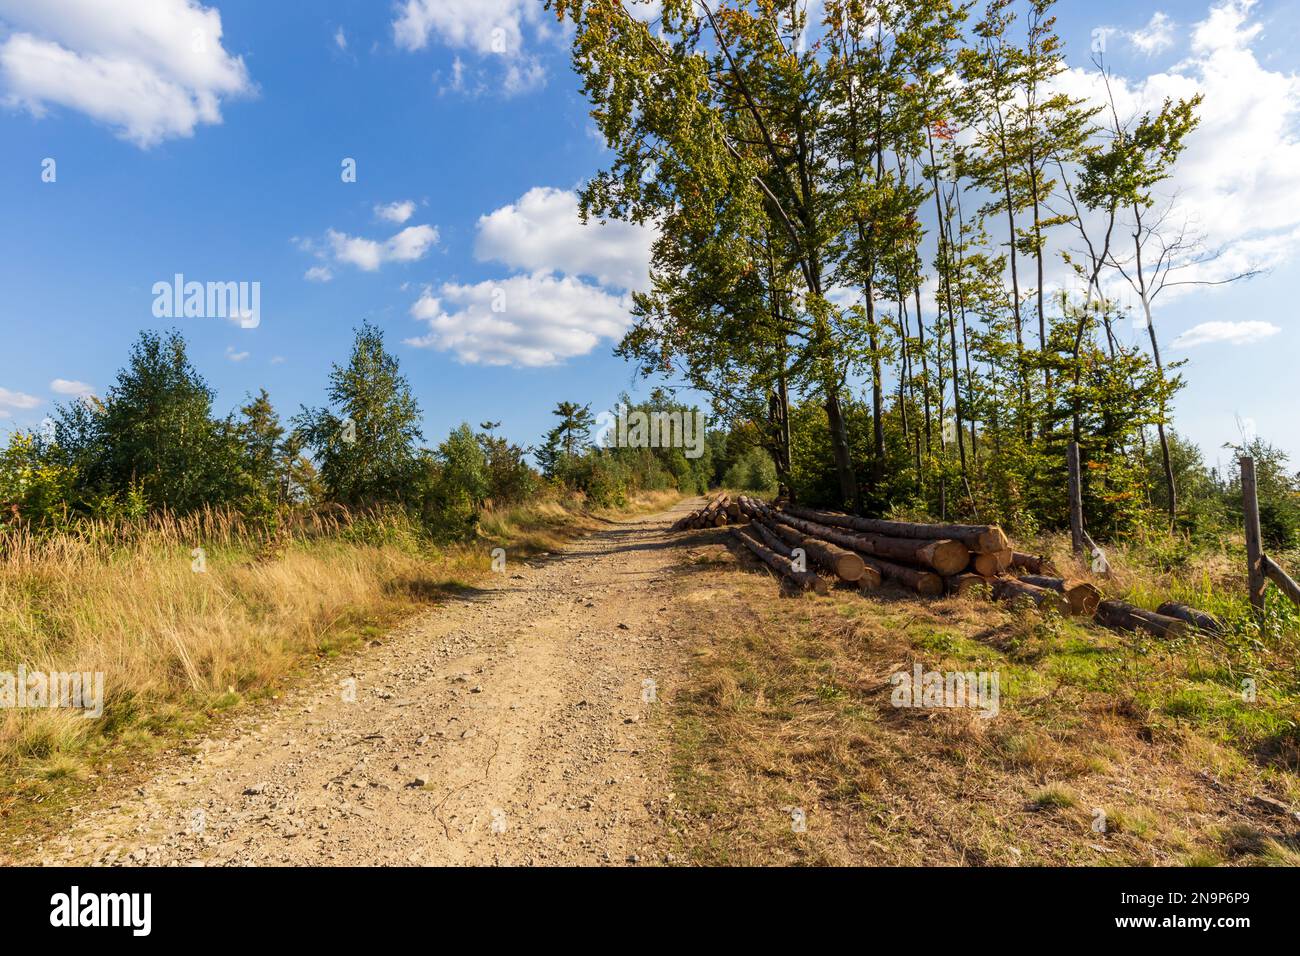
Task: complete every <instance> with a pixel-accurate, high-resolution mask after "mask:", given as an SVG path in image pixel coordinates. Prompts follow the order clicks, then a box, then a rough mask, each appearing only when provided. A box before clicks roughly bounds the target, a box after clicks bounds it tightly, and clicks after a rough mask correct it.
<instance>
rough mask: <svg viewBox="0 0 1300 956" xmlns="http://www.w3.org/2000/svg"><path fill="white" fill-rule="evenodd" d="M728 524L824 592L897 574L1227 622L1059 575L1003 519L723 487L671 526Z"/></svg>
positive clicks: (1167, 624)
mask: <svg viewBox="0 0 1300 956" xmlns="http://www.w3.org/2000/svg"><path fill="white" fill-rule="evenodd" d="M727 524H732V525H745V527H743V528H740V527H738V528H735V529H733V532H734V534H735V535H736V537H737V538H738V540H739V541H740V542H741V543H742V544H743V545H744V546H745V547H747V548H748V549H749V550H750V551H752V552H753V553H754V554H755V555H756V556H757V557H758V558H759V559H760V560H761V561H763V562H764V563H765V564H767V565H768V566H769V567H771V568H772V569H773V570H775V571H776V572H777V573H778V574H779V575H781V576H782V577H783V578H784V579H786V581H787V583H788V584H789V585H791V586H792V587H793V588H796V589H799V590H804V591H814V592H816V593H818V594H825V593H827V590H828V587H829V585H830V584H831V583H841V584H846V585H855V586H856V587H858V588H860V589H861V590H864V591H865V590H873V589H875V588H877V587H880V585H881V583H882V582H884V581H889V582H892V583H894V584H896V585H898V586H900V587H903V588H906V589H908V590H911V591H914V592H916V593H917V594H919V595H923V596H937V595H940V594H943V593H945V592H947V593H949V594H954V595H967V594H984V595H987V596H989V597H991V598H993V599H994V600H998V601H1005V602H1008V603H1024V604H1031V605H1033V606H1034V607H1036V608H1038V609H1039V610H1043V611H1048V610H1050V611H1054V612H1056V613H1058V614H1061V615H1075V616H1079V617H1087V618H1093V619H1094V620H1096V622H1097V623H1099V624H1101V625H1103V626H1105V627H1110V628H1113V629H1116V630H1121V631H1144V632H1146V633H1149V634H1153V635H1155V636H1157V637H1161V638H1177V637H1181V636H1183V635H1185V634H1186V633H1188V632H1189V631H1190V630H1192V629H1198V630H1201V631H1205V632H1207V633H1218V632H1219V631H1220V630H1221V625H1220V624H1219V622H1218V621H1217V620H1216V619H1215V618H1214V617H1212V616H1211V615H1209V614H1206V613H1204V612H1202V611H1198V610H1196V609H1195V608H1190V607H1186V606H1185V605H1182V604H1174V603H1166V604H1162V605H1161V606H1160V608H1159V610H1158V611H1148V610H1145V609H1143V608H1138V607H1134V606H1133V605H1131V604H1126V603H1124V602H1123V601H1114V600H1109V601H1108V600H1104V599H1103V595H1102V593H1101V591H1100V590H1099V589H1098V588H1097V587H1096V586H1095V585H1093V584H1092V583H1090V582H1088V581H1083V580H1077V579H1071V578H1066V577H1058V576H1056V575H1055V574H1054V573H1053V568H1052V566H1051V562H1050V561H1049V560H1048V559H1047V558H1045V557H1041V556H1038V555H1032V554H1027V553H1024V552H1020V551H1016V550H1014V549H1013V548H1012V547H1011V544H1010V542H1009V541H1008V540H1007V536H1006V535H1005V534H1004V533H1003V532H1002V529H1001V528H999V527H998V526H997V525H964V524H926V523H922V522H911V521H886V520H881V519H877V518H861V517H858V516H856V515H849V514H842V513H840V512H834V511H823V510H818V509H813V508H802V507H798V506H796V505H791V504H781V505H777V506H773V505H769V504H767V503H766V502H763V501H760V500H758V499H756V498H750V497H747V496H744V495H740V496H738V497H737V498H736V499H734V500H733V499H732V498H731V497H730V496H728V495H726V494H721V495H717V496H716V497H714V498H713V499H711V500H710V501H709V503H708V504H707V505H706V506H705V507H703V508H701V509H700V510H699V511H694V512H691V513H690V514H688V515H686V516H685V517H683V518H682V519H681V520H680V521H678V522H677V523H676V524H675V525H673V527H672V530H674V531H679V530H684V529H687V528H708V527H721V526H724V525H727ZM818 570H820V571H821V572H823V573H824V574H825V577H823V575H822V574H819V573H817V572H818Z"/></svg>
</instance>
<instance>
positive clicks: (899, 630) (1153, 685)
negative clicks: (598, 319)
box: [673, 535, 1300, 865]
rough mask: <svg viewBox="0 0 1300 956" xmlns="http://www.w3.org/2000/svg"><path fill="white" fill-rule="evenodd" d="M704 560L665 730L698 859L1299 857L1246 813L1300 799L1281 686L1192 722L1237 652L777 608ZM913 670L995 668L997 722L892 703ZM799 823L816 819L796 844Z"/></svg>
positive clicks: (1074, 626)
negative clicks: (1186, 699)
mask: <svg viewBox="0 0 1300 956" xmlns="http://www.w3.org/2000/svg"><path fill="white" fill-rule="evenodd" d="M716 538H717V540H718V541H719V542H722V541H723V540H724V539H723V537H722V536H721V535H718V536H716ZM709 550H714V551H716V552H717V553H718V554H721V553H723V551H724V545H723V544H722V543H719V544H718V545H716V546H714V547H713V548H712V549H709V548H707V547H697V548H696V550H695V555H696V557H695V560H694V561H693V562H692V563H691V565H690V569H691V580H690V590H687V591H685V592H684V594H683V601H684V603H685V604H687V605H689V607H690V614H691V616H692V620H693V621H694V622H695V629H696V632H697V634H698V639H697V646H696V647H695V648H694V649H693V653H692V655H691V660H692V666H691V668H690V672H689V677H688V681H687V684H686V686H685V687H683V688H682V689H681V690H680V691H679V693H678V694H677V699H676V702H675V708H674V716H673V736H674V741H675V755H674V767H675V773H674V787H675V791H676V793H677V797H678V801H679V803H680V807H681V810H680V812H679V815H678V817H677V821H676V822H677V827H678V830H679V836H680V840H681V844H682V850H683V854H684V855H685V856H686V857H687V858H688V859H690V860H693V861H695V862H700V863H731V864H771V863H811V864H889V865H963V864H975V865H1021V864H1048V865H1057V864H1067V865H1072V864H1101V865H1161V864H1163V865H1168V864H1186V863H1202V864H1203V863H1230V862H1251V863H1270V862H1271V863H1285V862H1287V861H1289V860H1294V859H1295V856H1296V845H1295V844H1294V842H1293V841H1294V834H1293V833H1292V832H1291V831H1290V830H1289V829H1288V824H1287V821H1286V819H1285V818H1283V817H1280V816H1276V815H1270V814H1269V813H1268V811H1267V810H1263V809H1261V808H1260V807H1259V806H1257V805H1255V804H1254V803H1253V802H1252V800H1251V797H1252V795H1254V794H1267V795H1272V796H1274V797H1278V798H1281V799H1287V798H1288V797H1290V798H1291V799H1294V798H1295V796H1296V795H1297V791H1296V789H1295V788H1296V783H1297V779H1298V778H1297V770H1300V768H1298V767H1296V766H1293V765H1290V764H1288V763H1287V762H1286V761H1279V760H1277V759H1276V755H1273V756H1270V755H1269V754H1268V753H1267V752H1266V750H1264V749H1261V747H1260V746H1259V745H1260V743H1261V742H1262V741H1265V740H1268V739H1271V737H1272V736H1274V735H1276V734H1279V733H1280V734H1281V735H1283V736H1285V735H1286V734H1287V733H1288V732H1293V730H1294V723H1293V718H1294V717H1295V716H1297V715H1300V710H1298V709H1297V708H1296V702H1295V700H1294V698H1293V697H1291V696H1288V695H1287V694H1286V693H1283V692H1281V690H1278V691H1277V692H1276V693H1273V694H1272V695H1271V696H1268V695H1266V697H1265V698H1262V699H1261V702H1260V703H1259V704H1258V705H1252V706H1251V707H1246V706H1245V705H1244V704H1243V705H1241V706H1240V707H1234V706H1233V703H1232V697H1231V694H1230V693H1229V692H1228V691H1227V690H1226V689H1225V691H1224V693H1223V695H1222V699H1219V698H1215V702H1214V706H1213V707H1211V708H1209V709H1207V710H1205V711H1204V712H1199V711H1193V710H1188V709H1186V708H1183V707H1181V706H1179V702H1180V699H1179V697H1178V695H1179V694H1180V693H1183V692H1185V691H1186V690H1187V688H1188V687H1190V686H1195V687H1196V688H1197V691H1198V693H1199V692H1202V691H1204V690H1205V689H1204V688H1203V687H1202V686H1201V683H1200V682H1198V678H1199V680H1200V681H1203V675H1202V674H1201V671H1198V669H1197V668H1198V667H1199V668H1201V669H1202V670H1203V669H1204V668H1205V667H1206V665H1207V663H1208V662H1210V661H1222V660H1223V659H1226V658H1227V657H1228V656H1230V652H1229V650H1228V649H1226V648H1223V647H1219V646H1217V645H1216V646H1214V647H1210V646H1208V645H1205V644H1196V643H1194V642H1189V643H1187V644H1184V645H1180V646H1171V647H1157V646H1154V645H1153V643H1152V642H1149V641H1144V640H1142V639H1141V638H1134V637H1129V636H1125V635H1117V634H1112V633H1109V632H1105V631H1101V630H1098V629H1096V628H1095V627H1091V626H1086V625H1083V624H1080V623H1078V622H1076V621H1062V620H1060V619H1053V618H1046V619H1044V618H1042V617H1040V616H1038V615H1036V614H1024V613H1019V612H1015V611H1012V610H1010V609H1008V608H1006V607H1003V606H999V605H992V604H989V603H987V602H985V601H983V600H981V599H979V598H973V597H972V598H954V599H944V600H938V601H920V600H917V599H915V598H914V597H911V596H909V595H905V594H903V593H901V592H897V593H895V592H891V591H889V590H884V591H882V592H879V593H878V594H875V595H872V596H867V597H863V596H861V595H858V594H857V593H855V592H852V591H840V590H836V591H833V592H832V594H831V595H830V596H828V597H824V598H818V597H813V596H804V597H797V598H786V599H779V598H778V597H777V593H778V589H777V586H776V582H775V581H774V580H773V578H772V577H771V576H770V574H768V573H767V571H766V570H765V569H763V568H762V567H761V566H758V565H757V564H756V563H755V562H754V561H752V560H751V559H750V558H749V557H748V556H747V555H737V556H736V560H737V562H738V564H739V565H740V567H739V568H737V567H734V566H730V567H729V566H727V565H726V564H723V563H719V562H717V561H716V560H710V558H709V556H708V551H709ZM1114 587H1115V585H1114V583H1113V582H1112V583H1111V584H1110V585H1109V586H1108V590H1112V593H1113V589H1114ZM695 594H703V595H706V597H705V598H702V599H700V600H698V601H697V600H693V596H694V595H695ZM1274 651H1275V652H1278V649H1276V648H1275V649H1274ZM1290 660H1291V664H1290V668H1291V671H1292V672H1294V662H1295V658H1294V657H1291V659H1290ZM914 662H920V663H921V664H922V665H923V667H924V668H925V669H926V670H938V671H948V670H961V671H971V670H975V671H981V670H982V671H997V672H998V673H999V674H1000V675H1001V712H1000V713H999V715H998V716H997V717H995V718H993V719H991V720H990V719H984V718H982V717H980V716H978V715H977V713H976V712H974V711H971V710H935V709H899V708H895V707H893V706H892V704H891V689H892V688H891V685H890V683H889V678H890V676H891V675H892V674H894V673H896V672H898V671H904V670H908V669H910V668H911V667H912V665H913V663H914ZM1275 683H1276V684H1277V685H1278V686H1279V687H1280V685H1281V684H1282V682H1281V681H1276V682H1275ZM1207 693H1208V692H1207ZM1288 727H1290V728H1291V731H1288V730H1287V728H1288ZM791 808H800V809H802V810H803V813H804V819H805V820H806V830H805V831H804V832H796V828H795V827H793V826H792V819H791ZM1098 821H1104V823H1105V826H1104V828H1100V829H1096V828H1095V827H1101V824H1100V823H1099V822H1098ZM1225 834H1226V836H1225ZM1241 834H1250V835H1252V838H1251V839H1250V840H1245V839H1242V837H1241Z"/></svg>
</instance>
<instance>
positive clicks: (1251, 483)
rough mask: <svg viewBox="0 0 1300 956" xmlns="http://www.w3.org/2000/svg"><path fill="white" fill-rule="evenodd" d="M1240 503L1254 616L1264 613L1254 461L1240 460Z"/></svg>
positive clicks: (1246, 456)
mask: <svg viewBox="0 0 1300 956" xmlns="http://www.w3.org/2000/svg"><path fill="white" fill-rule="evenodd" d="M1240 464H1241V503H1242V509H1243V510H1244V511H1245V514H1246V580H1247V586H1248V587H1249V588H1250V606H1251V607H1252V608H1254V610H1255V613H1256V614H1260V613H1263V611H1264V585H1265V584H1266V583H1267V580H1266V579H1265V577H1264V549H1263V545H1262V541H1261V538H1262V536H1261V534H1260V530H1259V498H1258V497H1257V494H1256V490H1255V459H1254V458H1251V457H1250V456H1249V455H1243V456H1242V458H1241V462H1240Z"/></svg>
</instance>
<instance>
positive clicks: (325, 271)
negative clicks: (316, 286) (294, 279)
mask: <svg viewBox="0 0 1300 956" xmlns="http://www.w3.org/2000/svg"><path fill="white" fill-rule="evenodd" d="M302 277H303V278H304V279H306V280H307V281H308V282H331V281H333V279H334V273H333V271H331V269H330V267H329V266H312V267H311V268H310V269H308V270H307V271H306V272H304V273H303V276H302Z"/></svg>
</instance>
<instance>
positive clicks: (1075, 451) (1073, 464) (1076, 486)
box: [1065, 441, 1084, 554]
mask: <svg viewBox="0 0 1300 956" xmlns="http://www.w3.org/2000/svg"><path fill="white" fill-rule="evenodd" d="M1065 461H1066V466H1067V468H1068V470H1069V473H1070V546H1071V547H1072V548H1073V549H1074V553H1075V554H1083V546H1084V540H1083V480H1082V476H1081V474H1080V471H1081V469H1080V466H1079V443H1078V442H1073V441H1072V442H1070V447H1069V448H1068V449H1067V450H1066V456H1065Z"/></svg>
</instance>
